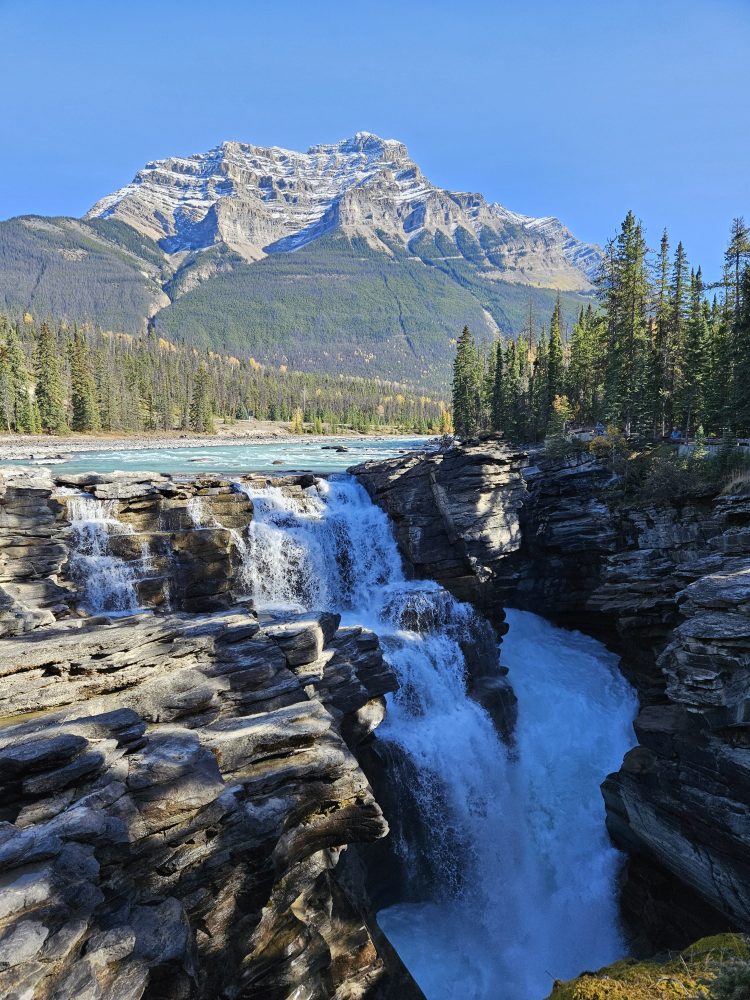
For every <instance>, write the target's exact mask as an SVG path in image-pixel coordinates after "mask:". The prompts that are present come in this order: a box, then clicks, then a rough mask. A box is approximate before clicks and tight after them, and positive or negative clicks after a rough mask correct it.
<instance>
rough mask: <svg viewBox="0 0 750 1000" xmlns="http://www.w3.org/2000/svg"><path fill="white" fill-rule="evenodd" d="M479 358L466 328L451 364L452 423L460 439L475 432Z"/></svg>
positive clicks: (479, 389) (479, 384) (478, 390)
mask: <svg viewBox="0 0 750 1000" xmlns="http://www.w3.org/2000/svg"><path fill="white" fill-rule="evenodd" d="M478 362H479V357H478V354H477V349H476V345H475V343H474V338H473V337H472V335H471V333H470V332H469V328H468V326H465V327H464V328H463V332H462V333H461V336H460V337H459V338H458V343H457V345H456V358H455V361H454V362H453V423H454V426H455V428H456V434H458V436H459V437H461V438H468V437H472V435H474V434H476V432H477V424H478V419H477V418H478V410H479V400H480V391H481V382H480V378H479V370H478Z"/></svg>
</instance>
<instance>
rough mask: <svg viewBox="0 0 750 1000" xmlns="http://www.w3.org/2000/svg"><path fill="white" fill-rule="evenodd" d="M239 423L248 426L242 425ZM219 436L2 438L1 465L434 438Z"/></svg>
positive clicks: (250, 432) (260, 429)
mask: <svg viewBox="0 0 750 1000" xmlns="http://www.w3.org/2000/svg"><path fill="white" fill-rule="evenodd" d="M239 423H244V421H243V422H239ZM239 423H238V427H237V429H236V430H235V429H232V430H229V429H227V430H226V431H222V432H220V433H217V434H192V433H188V432H184V431H172V432H171V433H170V432H167V431H157V432H153V433H145V432H144V433H135V434H130V435H121V434H69V435H65V436H60V437H49V436H46V435H43V436H40V435H36V434H0V462H34V463H39V462H40V461H51V462H55V461H62V460H64V459H65V457H66V456H69V455H71V454H77V453H79V452H87V451H141V450H143V449H149V450H153V451H166V450H168V449H176V448H221V447H227V446H232V445H243V444H246V445H255V444H271V443H275V444H289V445H297V444H304V443H309V444H313V443H315V444H334V445H335V444H342V445H344V444H346V443H347V442H349V443H351V442H353V441H388V440H391V439H393V438H396V439H397V438H404V437H406V438H410V437H414V438H419V437H423V436H424V437H425V440H427V439H428V438H429V437H434V435H420V434H416V433H415V434H383V433H378V434H375V433H373V434H359V433H355V432H352V433H349V434H291V433H290V432H289V431H287V430H285V429H284V428H283V427H282V426H279V425H270V421H264V422H263V424H262V425H261V426H251V427H248V426H247V425H245V426H244V427H242V426H239Z"/></svg>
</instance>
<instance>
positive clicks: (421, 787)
mask: <svg viewBox="0 0 750 1000" xmlns="http://www.w3.org/2000/svg"><path fill="white" fill-rule="evenodd" d="M245 490H246V492H247V493H248V495H249V496H251V498H252V499H253V502H254V505H255V517H254V520H253V522H252V524H251V527H250V529H249V533H248V548H249V556H250V560H249V564H250V567H251V569H250V584H251V590H252V593H253V596H254V597H255V599H256V603H257V605H258V606H259V607H263V608H286V609H288V608H298V609H305V608H307V609H313V608H326V609H331V610H338V611H340V612H342V614H343V616H344V622H345V623H350V624H362V625H365V626H368V627H369V628H372V629H373V630H374V631H375V632H377V634H378V635H379V637H380V639H381V644H382V646H383V650H384V654H385V656H386V658H387V660H388V661H389V663H390V664H391V665H392V667H393V669H394V670H395V672H396V674H397V676H398V679H399V684H400V688H399V691H398V692H397V693H396V694H395V695H393V696H390V697H389V706H388V713H387V716H386V719H385V721H384V723H383V724H382V725H381V727H380V728H379V730H378V733H377V739H378V740H380V741H388V742H390V743H391V744H394V745H395V746H397V747H399V748H400V749H401V751H402V752H404V753H405V754H406V755H407V757H408V759H409V760H410V761H411V764H412V765H413V766H412V768H411V771H412V774H413V780H412V781H411V782H410V783H409V785H408V787H404V788H402V789H400V790H399V794H402V795H403V796H404V797H405V798H406V797H412V798H413V799H414V800H415V801H416V804H417V806H418V809H419V812H420V814H421V819H422V824H423V825H424V827H425V828H426V829H427V830H428V838H427V842H428V850H429V854H430V870H431V871H432V872H434V873H435V877H434V878H433V880H432V882H431V884H429V885H422V886H421V887H420V889H421V895H420V896H419V898H420V902H410V903H401V904H398V905H396V906H392V907H389V908H388V909H386V910H383V911H381V912H380V914H379V915H378V920H379V922H380V924H381V926H382V927H383V929H384V930H385V932H386V934H387V935H388V937H389V938H390V939H391V941H392V942H393V944H394V945H395V947H396V949H397V950H398V952H399V954H400V956H401V957H402V959H403V960H404V962H405V963H406V965H407V966H408V968H409V969H410V971H411V972H412V974H413V975H414V977H415V979H416V980H417V982H418V983H419V985H420V986H421V987H422V989H423V990H424V992H425V994H426V996H427V998H428V1000H449V998H450V1000H453V998H456V997H461V998H462V1000H463V998H466V1000H542V998H543V997H545V996H547V994H548V993H549V991H550V989H551V986H552V981H553V979H554V978H568V977H571V976H573V975H576V974H577V973H578V972H580V971H581V970H582V969H584V968H591V967H596V966H598V965H602V964H604V963H606V962H608V961H611V960H612V959H614V958H617V957H619V956H621V955H622V954H624V952H625V945H624V942H623V940H622V938H621V934H620V930H619V927H618V917H617V902H616V889H615V882H616V876H617V872H618V868H619V865H620V863H621V859H620V856H619V855H618V854H617V852H615V851H614V849H613V848H612V847H611V846H610V844H609V841H608V839H607V835H606V831H605V827H604V807H603V803H602V800H601V796H600V792H599V783H600V781H601V780H602V779H603V778H604V776H605V775H606V774H607V772H608V771H609V770H612V769H614V768H616V767H617V766H619V763H620V761H621V759H622V756H623V754H624V752H625V751H626V750H627V749H628V747H629V746H630V744H631V743H632V729H631V721H632V718H633V716H634V714H635V700H634V697H633V694H632V691H631V690H630V688H629V686H628V685H627V683H626V682H625V681H624V680H623V679H622V677H621V675H620V674H619V673H618V671H617V663H616V659H615V658H614V657H613V656H611V655H610V654H609V653H607V651H606V650H605V649H604V648H603V647H602V646H601V645H600V644H598V643H596V642H595V641H594V640H591V639H588V638H586V637H584V636H581V635H579V634H577V633H570V632H565V631H563V630H560V629H556V628H554V627H553V626H552V625H550V624H549V623H547V622H545V621H544V620H543V619H540V618H538V617H537V616H535V615H530V614H527V613H523V612H510V613H509V621H510V624H511V630H510V633H509V636H508V637H507V638H506V640H505V642H504V645H503V658H504V662H505V663H506V665H508V666H509V667H510V679H511V681H512V683H513V685H514V688H515V690H516V693H517V695H518V699H519V721H518V729H517V733H516V742H515V745H514V746H513V747H512V748H508V747H507V746H505V745H504V744H503V743H502V742H501V741H500V740H499V738H498V736H497V734H496V731H495V728H494V727H493V724H492V721H491V719H490V718H489V716H488V714H487V713H486V712H485V711H484V709H483V708H481V707H480V706H479V705H478V704H477V703H476V702H475V701H473V700H472V699H471V698H469V697H468V695H467V690H466V680H467V678H466V664H465V662H464V657H463V654H462V651H461V647H460V645H459V640H460V639H462V638H463V639H465V638H466V636H467V634H469V633H471V630H472V629H473V628H475V627H476V616H475V614H474V612H473V610H472V609H471V608H470V607H468V606H466V605H462V604H459V603H458V602H457V601H455V600H454V599H453V598H452V597H451V596H450V595H448V594H447V593H446V592H445V591H444V590H443V589H442V588H440V587H439V586H437V585H436V584H434V583H427V582H423V581H407V580H406V579H405V576H404V573H403V570H402V565H401V560H400V557H399V554H398V550H397V548H396V544H395V541H394V538H393V535H392V532H391V527H390V524H389V522H388V519H387V517H386V515H385V514H384V513H383V512H382V511H381V510H380V509H379V508H378V507H376V506H375V505H374V504H372V503H371V501H370V500H369V498H368V496H367V494H366V493H365V491H364V490H363V489H362V488H361V487H360V486H359V485H358V484H357V483H356V481H354V480H352V479H349V478H342V479H332V480H330V481H329V482H327V483H326V482H320V483H319V485H318V488H317V489H316V488H315V487H311V488H310V489H309V490H307V491H306V493H305V496H304V497H303V498H302V499H299V498H293V497H290V496H289V495H287V494H285V493H284V492H283V491H282V490H280V489H278V488H274V487H268V488H265V489H253V488H250V487H245ZM395 846H396V848H397V850H398V851H399V852H401V854H402V857H403V858H404V861H405V863H406V864H407V866H408V865H409V864H410V863H413V864H414V866H415V867H416V866H417V859H416V858H411V857H410V853H411V852H412V851H414V848H415V845H413V844H409V843H408V842H405V841H404V840H403V839H401V840H397V843H396V845H395Z"/></svg>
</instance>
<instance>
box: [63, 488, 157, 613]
mask: <svg viewBox="0 0 750 1000" xmlns="http://www.w3.org/2000/svg"><path fill="white" fill-rule="evenodd" d="M116 514H117V501H116V500H95V499H94V498H93V497H89V496H71V497H70V498H69V499H68V515H69V517H70V521H71V528H72V545H71V554H70V570H71V576H72V577H73V579H74V580H76V581H77V582H78V583H79V585H80V586H81V587H82V589H83V593H84V603H85V605H86V607H87V608H88V610H89V611H91V612H93V613H95V614H98V613H102V612H106V613H110V614H112V613H114V614H132V613H133V612H135V611H138V610H140V608H139V603H138V591H137V586H136V585H137V583H138V579H139V576H143V575H145V574H146V572H147V571H148V568H149V559H150V556H149V552H148V548H147V547H145V546H144V547H142V549H141V557H140V559H139V560H137V561H127V560H125V559H122V558H120V557H119V556H116V555H113V554H112V552H111V551H110V536H112V535H131V534H133V529H132V528H131V527H130V525H127V524H123V523H122V522H121V521H118V520H117V517H116ZM138 569H140V571H141V572H140V574H139V573H138V572H137V570H138Z"/></svg>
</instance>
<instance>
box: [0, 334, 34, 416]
mask: <svg viewBox="0 0 750 1000" xmlns="http://www.w3.org/2000/svg"><path fill="white" fill-rule="evenodd" d="M0 331H2V332H0V398H1V399H2V406H3V419H4V425H5V427H6V429H7V430H13V431H16V432H17V433H18V434H36V433H39V430H40V427H39V415H38V411H37V409H36V405H35V402H34V398H33V395H32V386H31V377H30V375H29V370H28V367H27V365H26V355H25V354H24V350H23V346H22V344H21V338H20V336H19V333H18V329H17V327H16V326H15V325H13V324H11V323H7V322H5V321H4V320H3V321H0Z"/></svg>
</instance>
